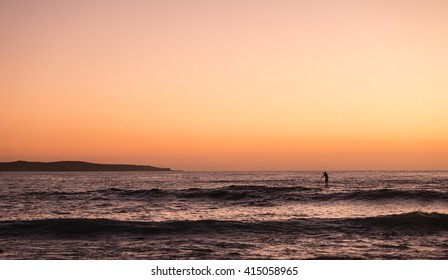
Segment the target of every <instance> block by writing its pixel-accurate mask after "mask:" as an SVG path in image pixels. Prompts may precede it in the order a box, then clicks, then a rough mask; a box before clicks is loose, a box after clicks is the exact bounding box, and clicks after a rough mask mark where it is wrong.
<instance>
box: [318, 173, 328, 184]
mask: <svg viewBox="0 0 448 280" xmlns="http://www.w3.org/2000/svg"><path fill="white" fill-rule="evenodd" d="M320 178H321V179H322V178H325V186H328V174H327V171H324V173H323V174H322V177H320Z"/></svg>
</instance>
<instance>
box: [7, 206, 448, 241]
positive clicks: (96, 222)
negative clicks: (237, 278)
mask: <svg viewBox="0 0 448 280" xmlns="http://www.w3.org/2000/svg"><path fill="white" fill-rule="evenodd" d="M436 231H448V214H442V213H436V212H434V213H425V212H409V213H403V214H395V215H386V216H375V217H364V218H343V219H335V218H331V219H330V218H327V219H323V218H311V219H305V218H301V219H292V220H285V221H254V222H244V221H220V220H197V221H166V222H138V221H118V220H109V219H44V220H29V221H0V236H34V235H41V236H48V235H49V236H62V237H74V238H82V237H84V236H92V235H97V234H107V235H117V234H118V235H123V234H124V235H175V234H207V235H211V234H218V235H223V234H230V235H239V234H242V233H245V234H247V233H253V234H286V235H315V234H322V233H326V232H350V233H363V234H378V232H383V233H384V232H415V233H425V232H426V233H432V232H436Z"/></svg>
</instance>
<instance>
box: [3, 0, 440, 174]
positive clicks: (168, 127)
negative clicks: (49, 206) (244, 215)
mask: <svg viewBox="0 0 448 280" xmlns="http://www.w3.org/2000/svg"><path fill="white" fill-rule="evenodd" d="M447 108H448V1H445V0H440V1H438V0H422V1H414V0H409V1H402V0H394V1H385V0H384V1H383V0H372V1H362V0H357V1H336V0H329V1H321V0H317V1H283V0H276V1H262V0H261V1H260V0H258V1H244V0H239V1H234V0H227V1H212V0H208V1H194V0H193V1H183V0H178V1H175V0H163V1H143V0H142V1H124V0H123V1H90V0H89V1H56V0H55V1H45V0H43V1H31V0H30V1H21V0H18V1H8V0H0V161H14V160H18V159H22V160H35V161H54V160H86V161H92V162H104V163H137V164H150V165H157V166H160V165H163V166H168V167H171V168H174V169H183V170H309V169H315V170H335V169H448V109H447Z"/></svg>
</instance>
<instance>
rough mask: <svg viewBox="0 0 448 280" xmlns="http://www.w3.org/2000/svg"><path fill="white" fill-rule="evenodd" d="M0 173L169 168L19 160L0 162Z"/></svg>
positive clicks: (157, 169)
mask: <svg viewBox="0 0 448 280" xmlns="http://www.w3.org/2000/svg"><path fill="white" fill-rule="evenodd" d="M0 171H24V172H26V171H30V172H33V171H50V172H71V171H171V168H163V167H154V166H149V165H132V164H100V163H91V162H85V161H55V162H30V161H21V160H20V161H13V162H0Z"/></svg>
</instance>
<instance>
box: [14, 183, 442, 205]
mask: <svg viewBox="0 0 448 280" xmlns="http://www.w3.org/2000/svg"><path fill="white" fill-rule="evenodd" d="M21 196H22V197H33V198H40V199H53V198H57V199H77V198H78V199H83V200H85V199H92V200H98V199H107V200H110V199H118V200H147V201H151V200H155V199H168V198H170V199H183V200H185V199H187V200H188V199H199V200H213V201H223V202H226V201H236V202H238V201H243V202H249V204H250V202H260V201H265V202H270V203H276V202H284V201H290V202H291V201H292V202H294V201H296V202H313V201H317V202H319V201H361V202H376V201H390V200H397V201H398V200H400V201H401V200H415V201H424V202H430V201H435V202H437V201H440V202H446V201H448V193H447V192H441V191H434V190H421V189H420V190H394V189H374V190H359V189H357V190H353V191H348V192H347V191H346V192H331V190H328V189H325V188H317V187H315V188H308V187H301V186H295V187H271V186H258V185H230V186H226V187H219V188H207V189H206V188H188V189H159V188H152V189H140V190H138V189H137V190H132V189H131V190H130V189H122V188H108V189H101V190H91V191H86V192H58V191H49V192H30V193H23V194H21Z"/></svg>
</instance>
